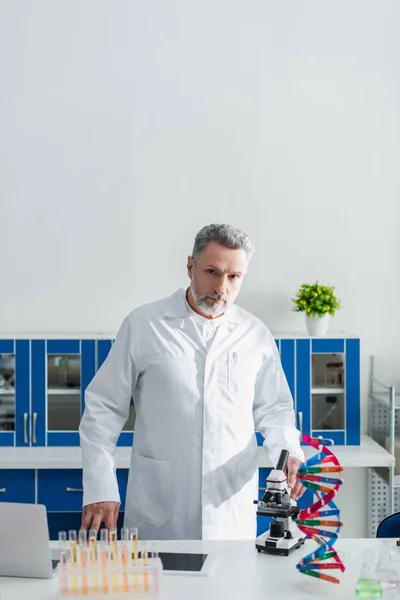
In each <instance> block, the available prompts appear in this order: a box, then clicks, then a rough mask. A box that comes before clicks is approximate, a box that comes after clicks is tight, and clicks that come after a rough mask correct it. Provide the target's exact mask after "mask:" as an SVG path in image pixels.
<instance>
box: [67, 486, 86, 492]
mask: <svg viewBox="0 0 400 600" xmlns="http://www.w3.org/2000/svg"><path fill="white" fill-rule="evenodd" d="M66 489H67V492H83V488H73V487H67V488H66Z"/></svg>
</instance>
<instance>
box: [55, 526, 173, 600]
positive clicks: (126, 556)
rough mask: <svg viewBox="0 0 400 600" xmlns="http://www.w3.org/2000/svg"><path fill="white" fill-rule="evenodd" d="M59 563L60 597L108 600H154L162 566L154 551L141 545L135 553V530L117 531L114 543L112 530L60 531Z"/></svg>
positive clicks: (114, 530)
mask: <svg viewBox="0 0 400 600" xmlns="http://www.w3.org/2000/svg"><path fill="white" fill-rule="evenodd" d="M58 538H59V544H60V562H59V565H58V573H59V578H60V592H61V596H64V597H68V596H73V597H74V598H81V597H83V596H85V597H86V596H91V595H97V596H99V595H100V596H105V595H107V596H110V597H111V596H112V598H119V597H121V598H122V597H125V598H126V597H127V595H128V594H129V596H130V597H131V598H155V597H157V596H158V595H159V583H160V574H161V571H162V563H161V560H160V558H159V557H158V553H157V551H156V547H155V546H154V544H151V543H149V542H141V548H140V550H139V542H138V533H137V529H136V528H132V529H127V528H123V529H122V530H121V541H120V542H118V541H117V530H116V529H109V530H107V529H102V530H101V531H100V540H99V542H100V543H98V541H97V532H96V531H94V530H90V532H89V539H87V534H86V531H85V530H81V531H79V537H78V539H77V535H76V531H74V530H71V531H69V535H68V541H67V533H66V532H65V531H60V532H59V535H58Z"/></svg>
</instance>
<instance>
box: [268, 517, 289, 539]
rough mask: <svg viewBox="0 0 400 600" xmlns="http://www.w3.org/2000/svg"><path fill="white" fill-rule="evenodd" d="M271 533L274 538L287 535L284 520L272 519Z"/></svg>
mask: <svg viewBox="0 0 400 600" xmlns="http://www.w3.org/2000/svg"><path fill="white" fill-rule="evenodd" d="M269 535H270V537H273V538H281V537H284V535H285V528H284V525H283V523H282V521H272V523H271V525H270V528H269Z"/></svg>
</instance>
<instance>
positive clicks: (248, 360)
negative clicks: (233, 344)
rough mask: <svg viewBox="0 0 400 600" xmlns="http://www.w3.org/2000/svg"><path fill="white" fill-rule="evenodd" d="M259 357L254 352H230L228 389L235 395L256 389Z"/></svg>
mask: <svg viewBox="0 0 400 600" xmlns="http://www.w3.org/2000/svg"><path fill="white" fill-rule="evenodd" d="M257 371H258V366H257V357H256V356H255V354H254V353H253V352H249V353H245V352H229V353H228V371H227V379H228V390H229V391H230V392H231V394H233V395H234V396H236V395H238V394H242V393H247V392H249V391H251V390H254V387H255V382H256V378H257Z"/></svg>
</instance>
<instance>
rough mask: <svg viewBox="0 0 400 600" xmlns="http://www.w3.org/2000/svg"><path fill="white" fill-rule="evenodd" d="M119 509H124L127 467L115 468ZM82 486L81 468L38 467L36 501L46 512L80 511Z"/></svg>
mask: <svg viewBox="0 0 400 600" xmlns="http://www.w3.org/2000/svg"><path fill="white" fill-rule="evenodd" d="M116 474H117V481H118V489H119V493H120V496H121V510H124V509H125V496H126V488H127V485H128V475H129V469H117V471H116ZM82 501H83V487H82V470H81V469H40V470H39V471H38V503H39V504H44V505H45V507H46V510H47V511H48V512H79V513H81V512H82Z"/></svg>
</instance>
